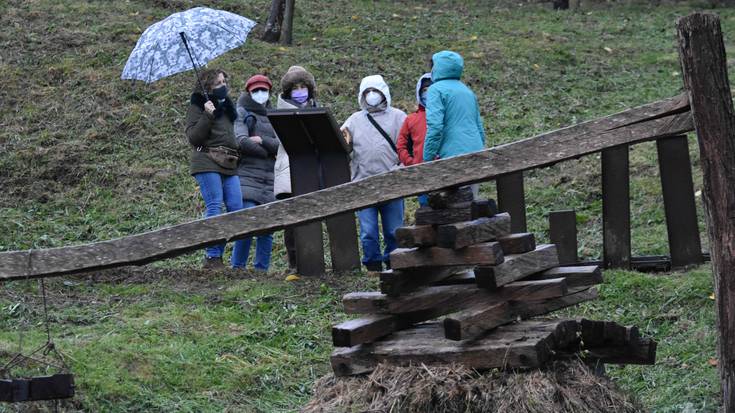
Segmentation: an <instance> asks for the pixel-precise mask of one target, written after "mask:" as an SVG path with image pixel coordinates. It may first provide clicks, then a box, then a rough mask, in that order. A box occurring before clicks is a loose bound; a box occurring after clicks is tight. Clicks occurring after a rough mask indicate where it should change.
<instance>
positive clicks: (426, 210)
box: [415, 199, 498, 225]
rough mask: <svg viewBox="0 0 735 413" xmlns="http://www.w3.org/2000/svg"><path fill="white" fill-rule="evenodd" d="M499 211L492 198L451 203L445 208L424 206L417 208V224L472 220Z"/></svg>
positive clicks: (441, 223) (489, 215)
mask: <svg viewBox="0 0 735 413" xmlns="http://www.w3.org/2000/svg"><path fill="white" fill-rule="evenodd" d="M497 212H498V207H497V205H496V204H495V201H494V200H492V199H483V200H475V201H470V202H462V203H459V204H451V205H449V206H448V207H447V208H444V209H433V208H431V207H429V206H422V207H419V208H418V209H417V210H416V213H415V218H416V220H415V221H416V225H444V224H452V223H455V222H464V221H471V220H473V219H477V218H481V217H491V216H493V215H495V214H496V213H497Z"/></svg>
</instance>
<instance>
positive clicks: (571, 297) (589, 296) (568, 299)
mask: <svg viewBox="0 0 735 413" xmlns="http://www.w3.org/2000/svg"><path fill="white" fill-rule="evenodd" d="M595 298H597V289H596V288H594V287H592V288H589V287H576V288H570V289H569V294H567V295H565V296H563V297H558V298H550V299H547V300H533V301H523V302H511V305H512V306H513V311H514V312H515V313H517V314H518V316H519V317H520V318H522V319H526V318H529V317H533V316H535V315H538V314H547V313H550V312H552V311H556V310H560V309H562V308H566V307H570V306H573V305H576V304H579V303H582V302H585V301H590V300H594V299H595Z"/></svg>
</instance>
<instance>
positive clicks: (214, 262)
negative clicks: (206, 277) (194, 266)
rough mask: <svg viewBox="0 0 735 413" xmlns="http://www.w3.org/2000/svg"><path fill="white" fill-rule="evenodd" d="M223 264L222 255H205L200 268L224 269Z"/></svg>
mask: <svg viewBox="0 0 735 413" xmlns="http://www.w3.org/2000/svg"><path fill="white" fill-rule="evenodd" d="M224 268H225V264H223V263H222V257H205V258H204V264H202V269H204V270H220V269H224Z"/></svg>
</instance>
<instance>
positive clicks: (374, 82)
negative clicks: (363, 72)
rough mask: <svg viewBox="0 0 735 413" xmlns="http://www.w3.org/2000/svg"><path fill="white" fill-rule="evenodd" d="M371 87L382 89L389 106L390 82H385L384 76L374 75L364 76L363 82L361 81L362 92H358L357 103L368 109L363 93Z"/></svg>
mask: <svg viewBox="0 0 735 413" xmlns="http://www.w3.org/2000/svg"><path fill="white" fill-rule="evenodd" d="M369 88H375V89H377V90H378V91H380V93H382V94H383V96H385V102H386V103H387V105H388V107H390V102H391V100H390V89H388V84H387V83H385V80H383V76H381V75H372V76H366V77H364V78H362V82H360V92H359V93H358V94H357V103H358V104H359V105H360V109H363V110H367V103H365V98H364V97H363V96H362V94H363V93H364V92H365V90H366V89H369Z"/></svg>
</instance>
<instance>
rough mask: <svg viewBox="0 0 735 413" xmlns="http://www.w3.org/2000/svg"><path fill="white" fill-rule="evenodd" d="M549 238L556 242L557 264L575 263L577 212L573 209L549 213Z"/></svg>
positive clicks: (553, 242) (576, 259)
mask: <svg viewBox="0 0 735 413" xmlns="http://www.w3.org/2000/svg"><path fill="white" fill-rule="evenodd" d="M549 238H550V239H551V243H552V244H556V251H557V253H558V254H559V264H561V265H566V264H576V263H577V261H579V260H578V258H577V213H576V212H575V211H574V210H565V211H553V212H550V213H549Z"/></svg>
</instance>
